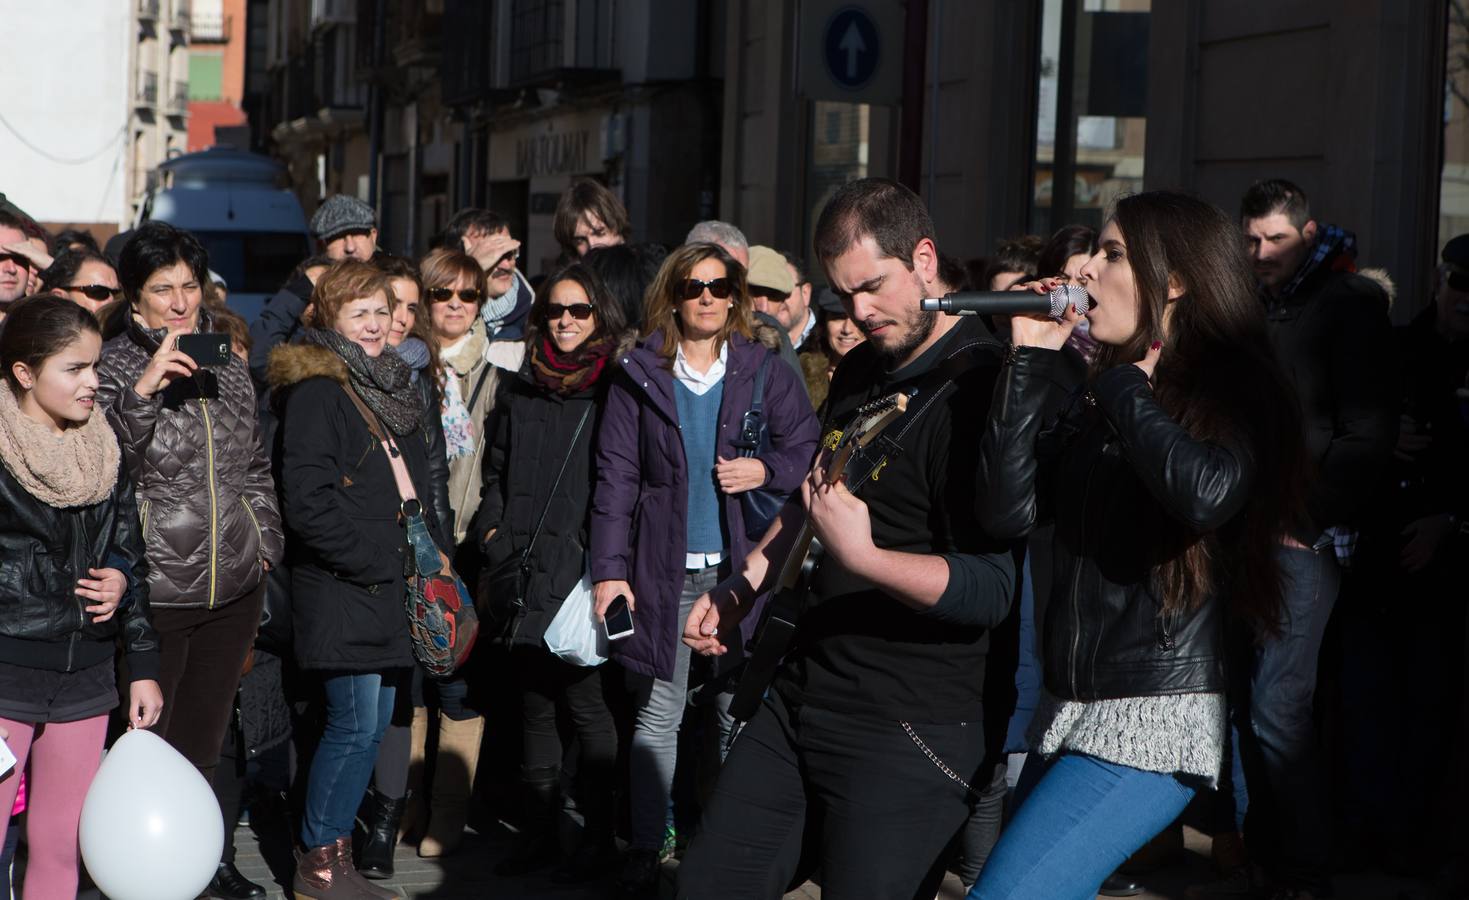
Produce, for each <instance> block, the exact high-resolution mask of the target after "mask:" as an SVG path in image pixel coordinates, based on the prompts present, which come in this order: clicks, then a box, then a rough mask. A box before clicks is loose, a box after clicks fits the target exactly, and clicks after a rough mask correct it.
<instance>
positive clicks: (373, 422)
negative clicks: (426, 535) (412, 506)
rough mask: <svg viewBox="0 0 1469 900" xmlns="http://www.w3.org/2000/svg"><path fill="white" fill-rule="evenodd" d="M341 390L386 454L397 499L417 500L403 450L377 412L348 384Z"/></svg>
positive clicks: (404, 501)
mask: <svg viewBox="0 0 1469 900" xmlns="http://www.w3.org/2000/svg"><path fill="white" fill-rule="evenodd" d="M342 390H343V391H346V393H347V398H348V399H349V400H351V401H352V405H353V406H355V407H356V408H357V412H358V413H359V414H360V415H361V416H362V421H364V422H366V423H367V430H368V432H370V433H371V434H372V437H373V440H375V441H377V442H378V443H379V444H381V445H382V448H383V452H384V453H386V454H387V455H388V465H389V466H391V467H392V469H393V481H394V482H396V483H397V485H398V499H399V500H401V501H402V502H403V503H405V504H406V503H407V502H408V501H409V500H417V499H418V492H417V491H415V490H414V489H413V478H412V477H411V476H410V475H409V474H408V464H407V463H405V462H404V461H403V452H402V451H401V450H399V449H398V444H397V442H396V441H394V440H393V438H392V436H391V435H389V434H388V432H387V429H385V428H383V426H382V422H381V421H379V420H378V417H377V414H376V413H374V412H373V411H372V409H370V408H369V407H368V405H367V403H366V402H364V401H363V399H362V397H361V396H360V395H359V394H358V393H357V392H356V391H355V390H353V389H352V386H351V385H350V384H344V385H342Z"/></svg>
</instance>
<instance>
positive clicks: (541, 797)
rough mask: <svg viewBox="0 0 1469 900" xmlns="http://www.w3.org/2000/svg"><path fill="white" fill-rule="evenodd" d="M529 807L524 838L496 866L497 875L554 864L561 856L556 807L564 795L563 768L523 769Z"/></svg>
mask: <svg viewBox="0 0 1469 900" xmlns="http://www.w3.org/2000/svg"><path fill="white" fill-rule="evenodd" d="M520 777H521V785H520V786H521V790H523V791H524V792H525V793H524V803H525V807H524V809H523V811H522V815H521V826H520V837H519V838H517V839H516V841H515V846H514V847H513V848H512V849H511V851H510V855H509V856H507V857H505V858H504V859H503V860H501V861H500V862H499V863H498V864H497V865H496V866H495V874H496V875H501V876H509V877H514V876H517V875H525V874H527V873H529V872H534V871H536V870H537V869H544V868H548V867H549V866H552V865H554V864H555V862H556V858H557V857H558V856H559V855H560V847H559V845H558V843H557V841H556V809H557V807H558V805H559V804H558V800H559V797H560V787H561V770H560V769H559V768H557V767H556V766H537V767H535V768H532V769H525V770H522V772H521V776H520Z"/></svg>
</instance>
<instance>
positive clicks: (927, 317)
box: [857, 274, 939, 368]
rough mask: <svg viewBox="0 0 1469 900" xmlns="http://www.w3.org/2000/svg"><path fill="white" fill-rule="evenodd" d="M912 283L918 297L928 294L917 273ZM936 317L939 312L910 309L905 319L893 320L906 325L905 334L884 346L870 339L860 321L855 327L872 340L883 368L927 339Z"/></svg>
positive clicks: (904, 355) (936, 322)
mask: <svg viewBox="0 0 1469 900" xmlns="http://www.w3.org/2000/svg"><path fill="white" fill-rule="evenodd" d="M913 284H914V287H915V288H917V291H918V296H919V297H920V298H921V297H926V296H928V294H927V292H926V289H925V288H924V286H923V281H922V280H921V279H920V278H919V277H918V276H917V274H914V276H913ZM938 318H939V313H936V312H924V311H923V310H921V309H918V308H916V307H915V308H914V309H912V310H910V311H909V317H908V319H907V321H894V322H893V324H894V325H895V326H897V327H903V326H906V327H907V334H905V335H904V336H903V338H902V339H901V340H900V341H898V343H897V344H894V345H893V346H892V347H884V346H883V345H882V342H880V341H875V340H872V335H870V334H868V333H867V328H866V327H865V326H863V325H862V324H861V323H858V325H857V327H858V330H860V331H861V332H862V333H863V334H864V335H866V336H867V339H868V340H869V341H871V342H872V345H873V346H874V347H876V348H877V355H878V356H879V357H880V358H881V359H882V361H883V366H884V368H891V367H892V366H893V364H895V363H899V362H902V361H903V359H904V357H906V356H907V355H908V354H910V353H912V352H913V351H914V350H916V349H918V347H919V346H921V345H922V344H923V342H924V341H926V340H928V339H929V337H930V336H931V335H932V334H933V328H934V326H935V325H937V324H938Z"/></svg>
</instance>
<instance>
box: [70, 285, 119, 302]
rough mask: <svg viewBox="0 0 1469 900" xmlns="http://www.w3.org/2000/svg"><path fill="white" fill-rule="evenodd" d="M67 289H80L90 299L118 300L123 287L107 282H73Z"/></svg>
mask: <svg viewBox="0 0 1469 900" xmlns="http://www.w3.org/2000/svg"><path fill="white" fill-rule="evenodd" d="M65 290H68V291H80V292H81V293H83V294H85V295H86V296H87V299H88V300H116V299H117V298H118V297H119V296H121V295H122V288H110V287H108V286H107V285H105V284H73V285H68V286H67V287H66V288H65Z"/></svg>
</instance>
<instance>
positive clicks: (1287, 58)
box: [720, 0, 1469, 321]
mask: <svg viewBox="0 0 1469 900" xmlns="http://www.w3.org/2000/svg"><path fill="white" fill-rule="evenodd" d="M826 6H830V4H823V3H822V2H821V0H798V2H792V3H779V2H774V0H768V2H762V0H743V2H731V3H730V5H729V9H728V18H727V20H726V23H725V33H726V35H727V37H728V41H729V46H730V51H729V60H730V63H729V71H728V77H727V78H726V81H725V88H726V95H725V99H726V111H725V125H726V129H728V128H729V127H731V126H732V125H733V124H734V123H740V124H741V127H742V130H743V131H744V132H745V134H742V135H741V139H740V140H737V141H733V142H730V143H728V144H727V146H730V147H731V148H732V155H731V156H730V157H729V158H727V159H726V161H725V166H724V175H723V179H722V182H721V195H720V207H721V208H722V209H724V210H725V211H726V212H727V213H728V214H729V216H730V217H731V218H732V219H734V220H736V221H739V222H740V223H741V224H742V225H744V226H745V227H746V230H747V232H749V233H750V235H751V237H752V238H753V239H757V240H762V241H767V242H771V243H774V244H776V245H777V246H799V247H809V245H810V234H811V228H812V226H813V224H814V220H815V216H816V215H817V213H818V212H819V210H820V208H821V204H822V202H823V200H824V197H825V196H826V195H827V194H829V192H830V190H831V189H832V186H833V183H834V182H839V181H841V180H845V179H846V178H849V177H861V176H863V175H885V176H888V177H899V178H902V179H903V180H905V181H906V182H908V183H909V184H910V186H912V187H914V188H915V189H916V190H918V191H919V192H920V193H921V194H922V195H923V196H924V198H925V200H926V201H927V202H928V204H929V207H930V209H931V210H932V212H933V215H934V219H935V222H936V225H937V228H938V233H939V238H940V245H941V248H942V249H944V250H945V251H946V252H949V253H951V254H954V255H956V256H960V257H982V256H984V255H985V254H987V253H989V252H990V251H991V250H992V249H993V247H994V245H995V243H996V242H997V241H998V240H1001V239H1003V238H1006V237H1010V236H1014V235H1019V234H1024V233H1028V232H1029V233H1037V234H1049V233H1050V232H1052V231H1054V230H1055V229H1056V228H1058V227H1060V226H1061V225H1065V224H1070V223H1078V222H1079V223H1087V224H1092V225H1098V224H1100V222H1101V221H1102V220H1103V218H1104V217H1105V216H1106V214H1107V210H1108V207H1109V205H1110V204H1111V202H1112V201H1114V200H1115V199H1116V198H1117V197H1118V196H1119V195H1120V194H1122V193H1125V192H1129V191H1138V190H1146V189H1153V188H1165V187H1167V188H1179V189H1183V190H1187V191H1192V192H1195V193H1197V194H1200V195H1201V196H1203V197H1205V198H1206V199H1208V200H1211V201H1212V202H1214V203H1216V204H1218V205H1219V206H1221V207H1222V208H1224V209H1226V210H1229V211H1231V212H1232V211H1234V210H1236V209H1238V205H1239V199H1240V196H1241V194H1242V193H1243V192H1244V190H1245V189H1246V188H1248V187H1249V185H1250V184H1251V183H1252V182H1253V181H1255V180H1256V179H1259V178H1265V177H1275V176H1278V177H1285V178H1290V179H1292V180H1294V181H1296V182H1298V183H1300V184H1301V185H1302V186H1303V187H1304V188H1305V189H1306V191H1307V193H1308V194H1309V195H1310V196H1311V198H1312V206H1313V212H1314V213H1315V214H1316V215H1317V217H1318V218H1320V219H1322V220H1323V221H1329V222H1333V223H1336V224H1340V225H1342V226H1343V227H1346V228H1348V229H1351V230H1354V231H1356V232H1357V234H1358V238H1359V242H1360V247H1361V257H1360V259H1361V262H1362V263H1363V264H1365V265H1376V266H1382V267H1385V268H1387V269H1388V271H1389V272H1390V273H1391V275H1392V276H1393V278H1394V279H1395V280H1396V281H1397V283H1398V287H1399V298H1400V300H1399V303H1398V305H1397V307H1396V308H1395V311H1394V316H1395V318H1396V319H1397V320H1398V321H1406V319H1407V317H1409V316H1410V315H1411V313H1412V312H1413V311H1414V310H1415V309H1417V308H1421V306H1422V305H1423V304H1424V303H1425V302H1427V297H1428V293H1429V291H1431V289H1432V277H1433V265H1434V263H1435V261H1436V259H1437V252H1438V250H1439V248H1440V247H1441V246H1442V245H1443V243H1444V242H1446V241H1447V240H1448V238H1450V237H1452V236H1453V235H1454V234H1456V233H1458V232H1459V231H1461V230H1465V228H1466V226H1469V217H1466V215H1469V189H1466V188H1465V187H1464V185H1465V184H1466V183H1469V176H1465V174H1464V173H1465V172H1466V171H1469V153H1466V150H1469V146H1466V135H1469V131H1466V129H1465V126H1464V124H1463V123H1464V121H1465V119H1466V118H1469V104H1466V102H1465V98H1469V32H1466V30H1465V24H1464V23H1465V22H1466V21H1469V17H1466V15H1465V8H1464V7H1465V4H1464V3H1463V0H1424V2H1421V3H1400V2H1396V0H1341V2H1325V0H1309V2H1306V0H1303V2H1295V3H1279V2H1275V0H1167V2H1163V0H1151V2H1150V0H991V2H985V3H972V2H964V0H907V2H899V0H854V2H853V3H848V4H845V6H858V7H863V8H864V9H866V10H868V11H870V12H871V14H872V15H873V17H874V18H880V17H881V15H882V14H883V7H896V8H898V17H899V18H900V20H902V21H903V22H905V23H906V24H907V26H908V33H907V34H889V35H886V37H888V38H890V40H889V41H888V44H889V46H891V47H892V48H893V50H894V52H900V53H901V54H902V56H903V57H904V60H903V61H904V73H903V74H904V76H905V85H904V90H903V92H902V98H901V100H907V101H908V103H907V104H906V106H907V107H908V108H907V110H906V112H907V113H908V114H907V115H905V114H904V113H905V109H904V104H903V103H902V102H901V100H900V102H898V103H893V102H885V103H884V102H866V100H865V98H864V97H863V96H862V92H861V91H854V92H853V96H852V98H851V99H850V100H849V101H847V102H836V103H834V102H832V101H830V100H829V99H814V98H808V97H805V96H802V92H801V90H800V79H799V74H800V73H799V67H800V66H802V65H821V64H822V63H823V60H821V59H819V58H812V56H811V55H809V54H802V53H799V52H798V45H799V41H800V36H801V34H802V30H803V27H805V28H811V27H818V28H819V27H820V25H821V22H819V21H816V22H812V21H810V16H809V15H808V19H807V20H806V21H803V12H807V13H810V12H811V11H813V10H814V11H815V14H816V15H818V16H819V15H821V14H822V13H823V12H824V10H825V7H826ZM829 21H835V20H829ZM915 23H916V24H917V33H918V34H919V35H921V38H920V39H919V41H918V43H917V45H916V47H915V45H914V42H913V40H912V37H913V31H914V30H915V29H914V25H915ZM1446 43H1447V45H1448V46H1449V47H1450V52H1451V53H1452V51H1453V50H1454V49H1455V48H1456V49H1457V53H1458V55H1457V56H1456V57H1454V59H1453V60H1451V61H1452V62H1453V63H1454V65H1453V66H1450V68H1449V71H1448V74H1449V76H1450V78H1449V80H1448V82H1449V89H1447V90H1446V78H1445V76H1446V66H1445V47H1446ZM836 61H837V63H838V64H840V62H841V57H840V56H838V57H837V60H836ZM828 65H830V63H828ZM1454 85H1458V89H1457V90H1455V89H1454ZM914 107H917V108H918V110H917V111H921V114H917V115H915V112H916V111H915V110H914ZM863 117H865V120H866V121H867V123H868V130H867V132H866V136H865V137H857V138H854V137H853V132H851V131H850V129H847V128H845V127H844V126H843V125H842V123H844V122H846V121H849V120H851V119H853V118H858V119H861V118H863ZM920 129H921V140H916V139H914V138H915V137H916V134H915V133H916V132H918V131H919V130H920ZM751 131H753V132H754V135H753V139H752V136H751V135H750V134H749V132H751ZM792 138H794V139H792ZM853 140H856V141H857V143H858V146H857V148H856V151H855V152H847V153H845V156H844V157H843V159H844V160H845V162H841V163H839V164H837V165H836V167H835V168H832V167H831V166H829V165H828V166H825V167H823V165H822V164H821V162H820V161H821V160H823V159H825V158H827V157H829V156H830V155H831V154H832V153H833V152H836V151H838V150H839V149H840V148H841V146H842V145H843V144H844V143H850V142H851V141H853ZM1441 143H1442V146H1443V154H1442V155H1441V153H1440V145H1441ZM905 155H906V156H907V158H906V159H905V158H904V157H905ZM1441 197H1442V199H1441ZM792 198H795V202H792ZM1440 213H1442V216H1441V215H1440Z"/></svg>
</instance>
